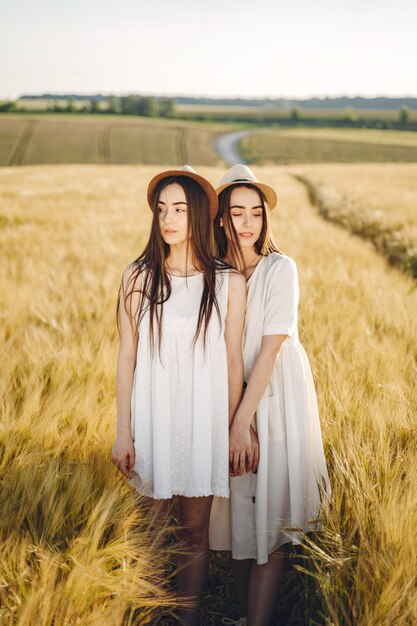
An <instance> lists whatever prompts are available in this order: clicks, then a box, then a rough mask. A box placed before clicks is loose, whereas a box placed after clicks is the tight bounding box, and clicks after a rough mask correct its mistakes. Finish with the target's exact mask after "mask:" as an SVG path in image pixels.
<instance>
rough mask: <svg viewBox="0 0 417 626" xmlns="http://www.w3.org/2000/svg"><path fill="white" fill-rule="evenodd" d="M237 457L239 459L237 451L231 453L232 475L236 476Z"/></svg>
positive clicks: (237, 469)
mask: <svg viewBox="0 0 417 626" xmlns="http://www.w3.org/2000/svg"><path fill="white" fill-rule="evenodd" d="M239 459H240V454H239V453H238V452H237V453H236V452H235V453H234V454H233V463H232V470H233V476H237V475H238V473H239Z"/></svg>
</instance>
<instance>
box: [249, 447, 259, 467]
mask: <svg viewBox="0 0 417 626" xmlns="http://www.w3.org/2000/svg"><path fill="white" fill-rule="evenodd" d="M258 465H259V445H256V446H254V447H253V459H252V470H251V471H252V472H256V470H257V469H258Z"/></svg>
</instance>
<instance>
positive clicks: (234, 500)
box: [210, 253, 330, 564]
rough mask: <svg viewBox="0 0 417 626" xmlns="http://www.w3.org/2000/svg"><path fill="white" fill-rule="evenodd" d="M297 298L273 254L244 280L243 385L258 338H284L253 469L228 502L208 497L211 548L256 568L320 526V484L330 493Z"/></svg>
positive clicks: (281, 259) (288, 268)
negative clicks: (301, 533) (253, 563)
mask: <svg viewBox="0 0 417 626" xmlns="http://www.w3.org/2000/svg"><path fill="white" fill-rule="evenodd" d="M298 299H299V289H298V276H297V268H296V265H295V262H294V261H293V260H292V259H291V258H289V257H287V256H284V255H282V254H278V253H273V254H270V255H268V256H266V257H262V258H261V260H260V261H259V263H258V265H257V267H256V269H255V271H254V272H253V274H252V276H250V278H249V280H248V281H247V308H246V322H245V333H244V349H243V356H244V363H245V380H248V379H249V376H250V374H251V371H252V368H253V366H254V364H255V361H256V358H257V356H258V354H259V352H260V349H261V343H262V337H263V336H264V335H288V338H287V339H286V340H285V341H284V343H283V344H282V347H281V349H280V351H279V353H278V357H277V361H276V364H275V367H274V369H273V372H272V375H271V378H270V380H269V384H268V387H267V389H266V391H265V393H264V395H263V397H262V399H261V401H260V403H259V405H258V408H257V410H256V423H255V424H254V426H255V427H256V428H257V433H258V438H259V448H260V461H259V466H258V471H257V473H256V474H254V473H252V472H250V473H247V474H244V475H243V476H236V477H234V478H232V479H231V481H230V499H229V500H226V501H222V500H218V499H217V498H215V499H214V502H213V507H212V511H211V519H210V547H211V548H212V549H214V550H231V551H232V556H233V558H235V559H256V561H257V563H259V564H262V563H266V562H267V561H268V555H269V554H271V553H272V552H274V551H275V550H277V549H278V548H279V547H280V546H281V545H282V544H284V543H287V542H289V541H292V542H293V543H298V542H299V539H300V536H299V532H297V531H296V530H294V529H299V530H301V531H304V532H306V531H310V530H315V529H317V528H319V523H318V521H317V516H318V512H319V507H320V498H321V493H320V492H321V489H320V488H319V485H320V487H321V488H324V489H325V490H326V492H327V494H329V493H330V486H329V478H328V474H327V468H326V462H325V458H324V453H323V445H322V440H321V431H320V420H319V414H318V409H317V400H316V392H315V388H314V382H313V377H312V374H311V370H310V365H309V362H308V358H307V355H306V353H305V351H304V348H303V346H302V345H301V343H300V342H299V339H298V329H297V317H298V315H297V310H298ZM290 529H292V530H290Z"/></svg>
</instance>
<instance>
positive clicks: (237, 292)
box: [112, 166, 250, 624]
mask: <svg viewBox="0 0 417 626" xmlns="http://www.w3.org/2000/svg"><path fill="white" fill-rule="evenodd" d="M148 203H149V206H150V208H151V210H152V211H153V221H152V228H151V233H150V237H149V241H148V244H147V246H146V248H145V250H144V251H143V253H142V254H141V255H140V256H139V257H138V258H137V259H136V260H135V261H134V262H133V263H132V264H131V265H129V266H128V267H127V268H126V270H125V271H124V274H123V278H122V284H121V287H120V292H119V300H118V326H119V333H120V349H119V356H118V363H117V376H116V395H117V434H116V440H115V443H114V446H113V451H112V457H113V461H114V463H115V464H116V466H117V467H118V469H119V470H120V471H121V472H122V473H123V474H124V475H125V476H126V477H128V478H129V480H130V483H131V484H132V485H133V486H134V487H135V489H137V491H138V492H139V493H141V494H143V495H144V496H147V497H148V498H150V499H151V500H150V502H151V503H152V505H151V506H154V507H155V509H156V510H157V515H158V516H161V515H162V516H167V515H168V511H169V504H170V501H171V499H172V498H173V496H178V500H177V521H178V525H179V528H180V530H179V534H180V539H182V540H183V542H184V543H185V544H186V546H187V548H188V552H189V553H190V554H191V555H192V556H191V557H190V556H188V557H187V556H182V557H180V562H179V563H178V565H179V573H178V576H177V581H178V589H179V591H180V593H181V594H182V595H184V596H186V597H187V598H188V599H189V602H190V604H189V607H188V608H187V610H182V611H179V619H180V621H181V623H183V624H195V623H197V622H196V620H197V615H198V608H199V604H200V600H201V596H202V592H203V588H204V584H205V580H206V576H207V568H208V556H209V547H208V525H209V516H210V509H211V505H212V500H213V496H214V495H216V496H221V497H222V498H227V497H228V496H229V448H228V430H229V423H230V422H231V420H232V419H233V416H234V411H235V409H236V407H237V405H238V403H239V400H240V398H241V394H242V385H243V360H242V332H243V325H244V312H245V298H246V292H245V281H244V278H243V276H242V275H241V274H239V273H238V272H236V271H229V269H228V268H227V267H226V266H225V265H224V264H222V263H220V262H219V261H217V260H216V259H215V258H214V256H213V254H212V221H213V220H214V217H215V215H216V213H217V210H218V200H217V195H216V193H215V191H214V189H213V187H212V186H211V185H210V183H209V182H208V181H206V180H205V179H204V178H202V177H201V176H199V175H198V174H197V173H196V172H194V170H192V169H191V168H190V167H188V166H186V167H185V168H183V169H182V170H170V171H166V172H162V173H161V174H158V175H157V176H155V177H154V178H153V179H152V180H151V182H150V184H149V187H148ZM231 320H232V322H231ZM247 451H248V452H249V454H250V449H248V450H247ZM147 502H149V501H147Z"/></svg>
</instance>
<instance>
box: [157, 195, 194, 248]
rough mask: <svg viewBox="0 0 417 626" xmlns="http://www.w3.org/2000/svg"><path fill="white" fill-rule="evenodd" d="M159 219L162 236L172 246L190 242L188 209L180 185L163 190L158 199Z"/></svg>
mask: <svg viewBox="0 0 417 626" xmlns="http://www.w3.org/2000/svg"><path fill="white" fill-rule="evenodd" d="M157 211H158V219H159V228H160V230H161V235H162V238H163V240H164V241H165V243H167V244H168V245H170V246H173V245H178V244H181V243H184V242H185V241H187V240H188V238H189V234H188V207H187V198H186V196H185V192H184V189H183V188H182V187H181V185H178V183H171V184H170V185H167V186H166V187H164V188H163V190H162V191H161V193H160V195H159V199H158V206H157Z"/></svg>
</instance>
